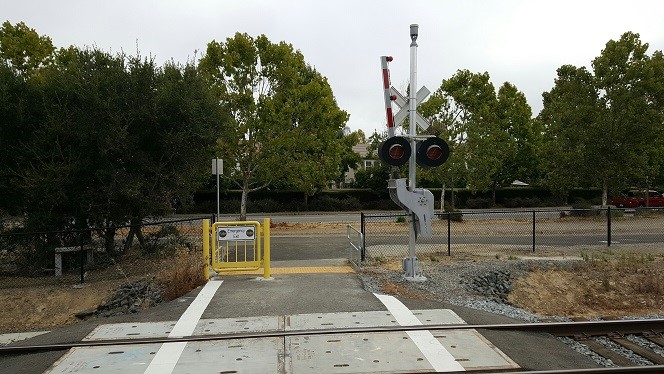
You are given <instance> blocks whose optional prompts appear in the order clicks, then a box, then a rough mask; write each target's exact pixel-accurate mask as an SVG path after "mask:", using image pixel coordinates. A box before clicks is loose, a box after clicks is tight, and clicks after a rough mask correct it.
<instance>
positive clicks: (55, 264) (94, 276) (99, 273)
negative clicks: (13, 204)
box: [0, 216, 210, 288]
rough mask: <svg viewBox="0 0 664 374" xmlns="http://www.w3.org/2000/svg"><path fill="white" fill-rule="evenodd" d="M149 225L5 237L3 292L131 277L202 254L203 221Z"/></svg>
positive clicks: (0, 251)
mask: <svg viewBox="0 0 664 374" xmlns="http://www.w3.org/2000/svg"><path fill="white" fill-rule="evenodd" d="M204 218H210V217H209V216H206V217H195V218H188V219H180V220H165V221H159V222H156V221H153V222H150V221H145V222H143V223H141V224H139V225H124V226H113V227H98V228H88V229H85V230H70V231H48V232H24V230H23V229H22V228H21V225H20V224H15V225H6V224H5V225H4V230H3V232H2V233H0V288H13V287H28V286H30V287H32V286H35V285H51V284H71V283H77V282H80V283H84V282H88V281H97V280H111V279H128V278H130V277H133V276H138V275H147V274H149V273H151V272H154V271H157V270H159V268H158V267H159V266H160V263H161V262H162V261H163V260H164V259H167V258H168V257H169V256H173V255H174V253H175V252H176V251H177V250H186V251H202V229H201V227H202V226H201V224H202V222H201V220H202V219H204Z"/></svg>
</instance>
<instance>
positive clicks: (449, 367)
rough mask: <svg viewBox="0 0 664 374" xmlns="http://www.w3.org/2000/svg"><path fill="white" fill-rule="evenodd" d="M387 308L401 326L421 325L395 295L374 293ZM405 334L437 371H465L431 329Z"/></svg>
mask: <svg viewBox="0 0 664 374" xmlns="http://www.w3.org/2000/svg"><path fill="white" fill-rule="evenodd" d="M374 295H375V296H376V297H377V298H378V300H380V301H381V302H382V303H383V305H385V307H386V308H387V310H388V311H389V312H390V313H392V315H393V316H394V319H395V320H396V321H397V323H398V324H399V325H401V326H412V325H421V324H422V322H421V321H420V320H419V319H417V317H416V316H415V315H414V314H413V312H411V311H410V309H408V307H406V306H405V305H403V304H402V303H401V301H399V300H398V299H397V298H396V297H394V296H390V295H380V294H377V293H374ZM406 334H408V336H409V337H410V339H411V340H412V341H413V343H415V345H416V346H417V348H419V349H420V351H421V352H422V354H423V355H424V357H426V359H427V360H428V361H429V364H431V366H432V367H433V369H434V370H435V371H437V372H447V371H466V369H464V368H463V366H461V365H460V364H459V363H458V362H457V361H456V360H455V359H454V357H453V356H452V354H451V353H450V352H448V351H447V349H445V347H443V345H442V344H440V342H439V341H438V339H436V338H434V336H433V334H432V333H431V331H428V330H423V331H407V332H406Z"/></svg>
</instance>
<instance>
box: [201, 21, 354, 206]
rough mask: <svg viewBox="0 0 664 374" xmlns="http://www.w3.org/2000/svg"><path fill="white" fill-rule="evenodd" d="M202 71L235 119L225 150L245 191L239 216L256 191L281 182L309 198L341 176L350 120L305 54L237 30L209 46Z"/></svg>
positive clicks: (232, 173) (231, 170)
mask: <svg viewBox="0 0 664 374" xmlns="http://www.w3.org/2000/svg"><path fill="white" fill-rule="evenodd" d="M201 67H202V69H203V71H205V72H206V74H207V76H208V79H209V82H210V84H211V85H212V86H213V87H214V89H215V92H216V93H217V94H218V98H219V101H220V102H221V103H224V104H225V105H226V107H227V109H228V110H229V112H230V113H231V114H232V119H233V121H234V126H232V127H231V128H230V129H229V131H228V132H227V133H225V134H224V136H223V137H222V138H221V150H220V152H221V153H222V154H223V157H224V158H225V159H227V160H229V161H230V162H228V163H227V164H229V166H230V167H229V170H228V174H230V176H231V177H232V178H236V179H237V182H238V186H239V187H240V188H241V189H242V191H243V193H242V203H241V212H240V219H244V218H245V217H246V201H247V195H248V194H249V192H251V191H255V190H257V189H260V188H263V187H265V186H267V185H268V184H270V183H273V184H274V183H276V184H281V185H290V186H293V187H294V188H296V189H298V190H300V191H302V192H303V193H304V194H305V196H310V195H312V194H313V193H314V192H315V191H316V190H318V189H320V188H323V187H324V186H325V185H326V184H327V182H328V181H331V180H334V179H335V178H336V177H337V176H338V174H339V171H340V170H339V167H340V164H341V159H340V155H341V152H342V146H341V139H340V138H339V137H338V134H339V133H340V131H342V129H343V128H344V125H345V123H346V121H347V119H348V115H347V114H346V112H344V111H342V110H340V109H339V108H338V106H337V104H336V101H335V99H334V96H333V94H332V90H331V88H330V86H329V84H328V83H327V80H326V79H325V78H324V77H323V76H322V75H321V74H320V73H318V72H317V71H316V70H315V69H314V68H312V67H311V66H309V65H307V64H306V63H305V61H304V56H303V55H302V54H301V53H300V52H299V51H295V50H294V49H293V47H292V46H291V45H290V44H287V43H285V42H280V43H278V44H275V43H272V42H270V41H269V40H268V39H267V37H266V36H265V35H260V36H259V37H257V38H253V37H251V36H249V35H247V34H240V33H236V34H235V36H234V37H232V38H228V39H226V41H225V42H223V43H220V42H217V41H212V42H210V43H209V44H208V46H207V52H206V55H205V56H204V57H203V58H202V60H201Z"/></svg>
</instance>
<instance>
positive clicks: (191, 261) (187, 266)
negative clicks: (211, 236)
mask: <svg viewBox="0 0 664 374" xmlns="http://www.w3.org/2000/svg"><path fill="white" fill-rule="evenodd" d="M168 264H169V265H167V267H166V268H164V269H163V270H161V271H160V272H159V273H157V276H156V278H157V281H158V282H159V283H160V284H161V285H162V287H163V289H164V294H163V297H164V299H165V300H167V301H169V300H174V299H177V298H178V297H180V296H184V295H186V294H187V293H189V292H191V291H192V290H194V289H196V288H197V287H199V286H202V285H204V284H205V282H206V281H207V280H206V279H205V277H204V275H203V266H204V265H203V259H202V258H201V254H200V252H198V251H189V250H185V249H178V250H177V251H176V252H175V255H174V256H172V261H169V262H168Z"/></svg>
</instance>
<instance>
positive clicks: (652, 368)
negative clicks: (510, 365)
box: [500, 365, 664, 374]
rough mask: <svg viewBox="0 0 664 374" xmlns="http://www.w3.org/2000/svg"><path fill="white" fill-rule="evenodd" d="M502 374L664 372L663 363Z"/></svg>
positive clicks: (503, 373) (503, 372)
mask: <svg viewBox="0 0 664 374" xmlns="http://www.w3.org/2000/svg"><path fill="white" fill-rule="evenodd" d="M500 373H502V374H586V373H588V374H604V373H611V374H613V373H664V365H650V366H628V367H610V368H593V369H558V370H534V371H507V372H505V371H501V372H500Z"/></svg>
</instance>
